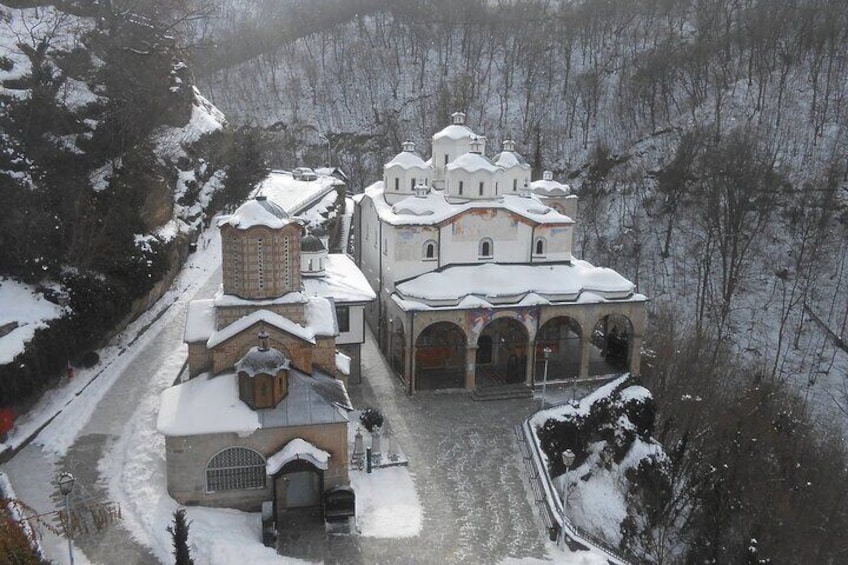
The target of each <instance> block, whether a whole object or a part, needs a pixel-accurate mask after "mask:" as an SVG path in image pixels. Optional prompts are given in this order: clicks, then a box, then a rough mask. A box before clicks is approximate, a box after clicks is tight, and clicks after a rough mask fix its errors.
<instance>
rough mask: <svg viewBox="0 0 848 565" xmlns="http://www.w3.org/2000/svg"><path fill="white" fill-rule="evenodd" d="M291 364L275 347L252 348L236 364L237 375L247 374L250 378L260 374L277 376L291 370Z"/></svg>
mask: <svg viewBox="0 0 848 565" xmlns="http://www.w3.org/2000/svg"><path fill="white" fill-rule="evenodd" d="M289 365H290V362H289V360H288V359H287V358H286V356H285V355H283V353H282V352H281V351H279V350H277V349H274V348H273V347H269V348H268V349H260V348H259V347H256V346H254V347H251V348H250V351H248V352H247V353H246V354H245V355H244V357H242V358H241V359H239V360H238V361H237V362H236V364H235V370H236V372H237V373H246V374H247V375H248V376H249V377H255V376H256V375H259V374H266V375H276V374H277V373H278V372H279V371H282V370H286V369H288V368H289Z"/></svg>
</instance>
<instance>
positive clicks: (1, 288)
mask: <svg viewBox="0 0 848 565" xmlns="http://www.w3.org/2000/svg"><path fill="white" fill-rule="evenodd" d="M61 315H62V307H61V306H58V305H56V304H53V303H52V302H48V301H47V300H45V298H44V296H43V295H42V294H41V293H39V292H38V291H36V289H35V288H34V287H33V286H31V285H28V284H24V283H21V282H17V281H14V280H12V279H7V278H2V277H0V330H2V329H3V327H4V326H6V325H7V324H15V323H16V324H17V326H15V327H14V329H12V326H9V327H8V328H7V331H9V333H7V334H6V335H0V365H3V364H5V363H10V362H11V361H12V360H13V359H14V358H15V356H16V355H18V354H19V353H21V352H22V351H23V350H24V347H26V344H27V343H29V341H30V340H31V339H32V337H33V335H35V330H37V329H39V328H44V327H46V326H47V322H48V321H50V320H52V319H54V318H58V317H59V316H61ZM2 333H3V332H2V331H0V334H2Z"/></svg>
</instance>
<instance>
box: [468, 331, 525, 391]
mask: <svg viewBox="0 0 848 565" xmlns="http://www.w3.org/2000/svg"><path fill="white" fill-rule="evenodd" d="M527 340H528V335H527V330H526V329H525V328H524V326H523V325H522V324H521V323H520V322H519V321H518V320H515V319H513V318H498V319H497V320H493V321H492V322H490V323H489V325H487V326H486V327H485V328H484V329H483V332H482V333H481V334H480V337H479V338H477V358H476V371H475V381H476V385H477V386H478V387H484V386H492V385H499V384H511V383H523V382H525V381H526V376H527V375H526V373H527Z"/></svg>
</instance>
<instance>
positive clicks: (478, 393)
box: [471, 384, 533, 401]
mask: <svg viewBox="0 0 848 565" xmlns="http://www.w3.org/2000/svg"><path fill="white" fill-rule="evenodd" d="M532 396H533V391H532V390H531V389H530V387H528V386H527V385H525V384H510V385H495V386H486V387H480V388H477V389H474V390H473V391H471V398H472V399H473V400H477V401H486V400H511V399H514V398H532Z"/></svg>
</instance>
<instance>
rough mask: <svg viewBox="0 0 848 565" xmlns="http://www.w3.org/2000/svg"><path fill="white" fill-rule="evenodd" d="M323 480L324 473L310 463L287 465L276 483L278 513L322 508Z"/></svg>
mask: <svg viewBox="0 0 848 565" xmlns="http://www.w3.org/2000/svg"><path fill="white" fill-rule="evenodd" d="M323 479H324V473H323V471H321V470H320V469H318V468H317V467H315V466H314V465H313V464H312V463H310V462H308V461H305V460H300V459H299V460H297V461H292V462H290V463H287V464H286V465H285V466H284V467H283V468H282V469H280V471H279V473H278V474H277V476H276V478H275V482H274V488H275V492H276V503H277V511H278V512H283V511H286V510H295V509H299V508H313V507H318V506H320V505H321V493H322V491H323V488H322V483H323Z"/></svg>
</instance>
